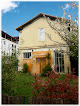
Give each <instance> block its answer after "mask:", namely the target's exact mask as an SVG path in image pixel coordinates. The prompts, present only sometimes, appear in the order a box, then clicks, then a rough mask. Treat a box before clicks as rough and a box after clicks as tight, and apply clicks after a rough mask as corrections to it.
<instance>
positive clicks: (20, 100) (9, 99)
mask: <svg viewBox="0 0 80 106" xmlns="http://www.w3.org/2000/svg"><path fill="white" fill-rule="evenodd" d="M25 99H26V98H25V97H24V96H17V97H15V96H8V95H2V104H25ZM28 104H78V100H74V101H72V100H69V99H59V98H58V99H54V100H53V99H47V98H43V97H29V98H28Z"/></svg>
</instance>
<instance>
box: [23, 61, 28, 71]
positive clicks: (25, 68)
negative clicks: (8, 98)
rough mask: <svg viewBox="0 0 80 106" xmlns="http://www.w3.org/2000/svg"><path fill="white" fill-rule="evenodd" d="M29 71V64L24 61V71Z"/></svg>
mask: <svg viewBox="0 0 80 106" xmlns="http://www.w3.org/2000/svg"><path fill="white" fill-rule="evenodd" d="M27 71H28V65H27V63H24V69H23V72H24V73H27Z"/></svg>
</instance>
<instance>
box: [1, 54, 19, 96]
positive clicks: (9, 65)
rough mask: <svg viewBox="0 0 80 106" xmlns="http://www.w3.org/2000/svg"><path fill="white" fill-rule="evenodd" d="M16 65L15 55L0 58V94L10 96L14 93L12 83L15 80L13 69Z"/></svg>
mask: <svg viewBox="0 0 80 106" xmlns="http://www.w3.org/2000/svg"><path fill="white" fill-rule="evenodd" d="M17 65H18V59H17V58H16V56H15V55H11V56H2V93H3V94H9V95H11V94H12V92H15V89H14V87H13V84H12V82H13V81H14V80H15V77H16V71H15V67H16V66H17Z"/></svg>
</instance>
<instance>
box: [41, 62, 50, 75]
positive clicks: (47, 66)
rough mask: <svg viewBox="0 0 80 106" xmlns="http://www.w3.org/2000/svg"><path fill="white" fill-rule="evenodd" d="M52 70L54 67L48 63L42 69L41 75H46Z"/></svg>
mask: <svg viewBox="0 0 80 106" xmlns="http://www.w3.org/2000/svg"><path fill="white" fill-rule="evenodd" d="M51 71H52V68H51V66H50V65H49V64H48V65H46V66H45V68H44V69H43V70H42V73H41V76H43V77H44V76H46V73H47V72H51Z"/></svg>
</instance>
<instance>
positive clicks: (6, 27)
mask: <svg viewBox="0 0 80 106" xmlns="http://www.w3.org/2000/svg"><path fill="white" fill-rule="evenodd" d="M13 3H14V5H13V4H10V5H12V6H13V7H12V8H8V9H5V10H6V11H2V21H1V22H2V24H1V27H2V30H3V31H5V32H6V33H8V34H9V35H11V36H19V32H18V31H16V30H15V29H16V28H17V27H19V26H20V25H22V24H24V23H25V22H27V21H29V20H30V19H31V18H33V17H34V16H36V15H37V14H39V13H40V12H41V13H45V14H48V15H53V16H58V17H62V16H63V9H62V8H61V7H62V6H63V8H64V10H65V11H67V8H68V9H69V11H70V12H71V13H72V11H73V10H72V8H71V7H70V6H69V5H66V6H65V5H64V4H67V3H69V2H61V1H59V2H58V1H57V2H56V1H51V2H48V1H45V2H39V1H30V2H29V1H23V2H19V1H18V2H13ZM75 11H76V12H77V10H75Z"/></svg>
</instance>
